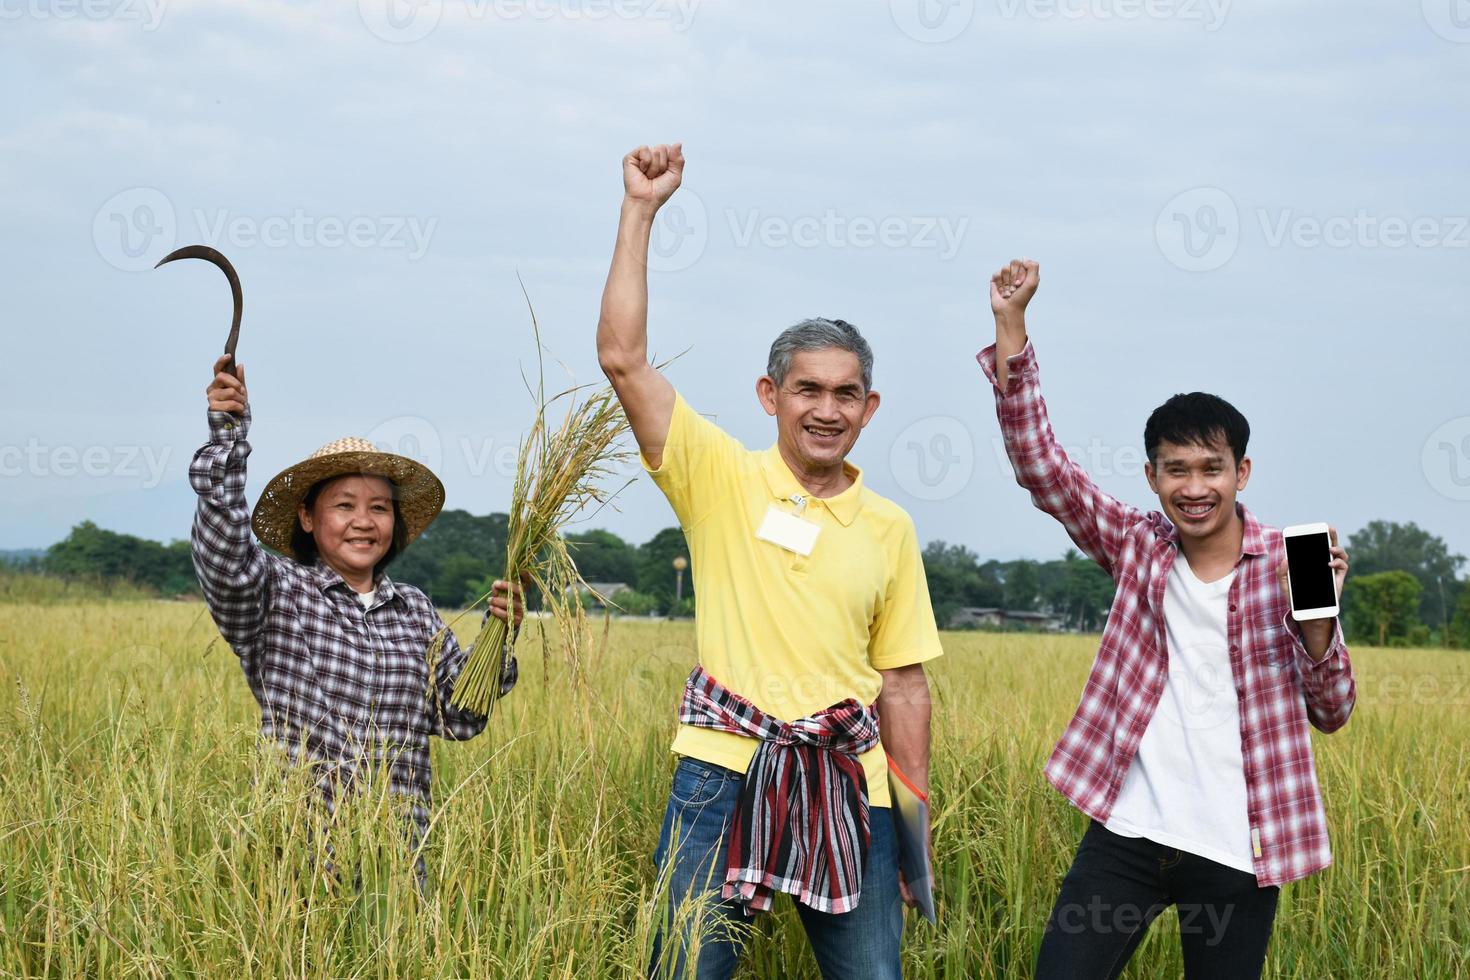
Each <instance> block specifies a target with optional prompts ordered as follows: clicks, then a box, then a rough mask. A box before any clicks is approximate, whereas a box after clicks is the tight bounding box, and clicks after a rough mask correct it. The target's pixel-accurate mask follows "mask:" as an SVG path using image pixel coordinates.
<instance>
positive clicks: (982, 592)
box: [923, 541, 1004, 629]
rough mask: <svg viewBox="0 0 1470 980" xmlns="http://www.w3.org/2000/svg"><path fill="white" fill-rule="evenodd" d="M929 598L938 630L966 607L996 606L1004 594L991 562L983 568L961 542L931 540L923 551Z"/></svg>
mask: <svg viewBox="0 0 1470 980" xmlns="http://www.w3.org/2000/svg"><path fill="white" fill-rule="evenodd" d="M923 561H924V576H925V578H927V579H928V581H929V601H930V604H931V605H932V606H933V607H934V618H935V621H937V622H938V623H939V626H940V628H941V629H943V628H944V627H945V626H947V625H948V624H949V621H950V620H951V619H952V618H953V617H954V614H955V612H956V611H957V610H959V609H961V608H963V607H965V606H999V605H1000V604H1001V602H1002V601H1003V598H1004V594H1003V590H1002V588H1001V584H1000V581H999V579H998V578H997V577H996V574H995V570H994V567H993V563H992V565H991V566H985V567H982V566H981V565H980V560H979V558H978V556H976V554H975V553H974V552H973V551H971V550H970V549H969V548H966V547H965V546H964V545H959V544H954V545H952V544H946V543H945V542H943V541H931V542H929V544H928V545H926V546H925V548H924V551H923Z"/></svg>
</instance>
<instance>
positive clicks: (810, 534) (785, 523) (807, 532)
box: [755, 504, 822, 557]
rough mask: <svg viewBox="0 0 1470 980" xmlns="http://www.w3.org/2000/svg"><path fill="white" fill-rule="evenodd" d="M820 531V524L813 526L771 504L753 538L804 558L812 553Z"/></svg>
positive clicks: (809, 522) (803, 519)
mask: <svg viewBox="0 0 1470 980" xmlns="http://www.w3.org/2000/svg"><path fill="white" fill-rule="evenodd" d="M821 530H822V526H821V525H820V524H814V523H812V522H811V521H809V520H806V519H805V518H802V517H797V516H796V515H795V514H791V513H788V512H787V511H784V510H782V509H781V508H779V507H777V506H776V505H775V504H771V505H770V506H769V507H767V508H766V519H765V520H763V521H761V526H760V527H759V528H757V529H756V532H755V536H756V537H757V538H760V539H761V540H762V541H769V542H771V544H774V545H778V546H779V547H782V548H785V549H786V550H787V551H791V552H794V553H796V554H798V555H801V556H803V557H805V556H808V555H810V554H811V553H812V548H813V547H815V546H816V543H817V534H818V533H819V532H820V531H821Z"/></svg>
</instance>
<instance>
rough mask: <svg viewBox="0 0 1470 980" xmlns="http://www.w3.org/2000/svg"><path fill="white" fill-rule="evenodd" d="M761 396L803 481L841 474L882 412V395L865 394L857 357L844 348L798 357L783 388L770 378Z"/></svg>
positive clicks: (783, 449)
mask: <svg viewBox="0 0 1470 980" xmlns="http://www.w3.org/2000/svg"><path fill="white" fill-rule="evenodd" d="M756 393H757V394H758V395H759V396H760V400H761V404H762V405H763V406H765V409H766V413H767V414H769V415H774V416H775V417H776V429H777V444H778V446H779V447H780V450H781V455H782V456H783V457H784V458H785V459H786V461H787V463H788V465H790V466H791V467H792V469H793V470H798V471H799V472H798V475H799V476H800V475H802V472H804V473H806V474H808V475H815V474H821V473H826V472H831V471H832V470H833V469H837V470H840V469H841V467H842V461H843V460H844V459H846V458H847V454H848V453H849V452H850V451H851V450H852V447H853V444H854V443H856V442H857V437H858V435H859V433H861V432H862V430H863V426H865V425H867V424H868V420H869V419H871V418H872V417H873V413H874V412H876V411H877V410H878V393H877V392H876V391H868V390H866V389H865V388H864V386H863V371H862V365H861V364H860V363H859V362H858V358H857V355H856V354H854V353H852V352H851V351H846V350H842V349H841V348H838V347H828V348H825V349H822V350H804V351H797V352H796V353H795V354H793V355H792V357H791V366H790V367H789V368H788V369H787V371H786V377H785V379H784V380H783V381H782V383H781V384H780V385H777V384H776V382H775V380H774V379H772V378H771V377H770V376H769V375H767V376H765V377H762V378H761V379H760V381H758V382H756Z"/></svg>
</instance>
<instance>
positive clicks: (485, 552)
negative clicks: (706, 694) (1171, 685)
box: [0, 510, 1470, 648]
mask: <svg viewBox="0 0 1470 980" xmlns="http://www.w3.org/2000/svg"><path fill="white" fill-rule="evenodd" d="M507 520H508V518H507V517H506V515H505V514H489V515H485V516H476V515H473V514H470V513H468V512H466V511H462V510H448V511H444V512H443V513H442V514H440V515H439V518H438V520H436V521H435V522H434V523H433V524H432V525H431V526H430V527H429V529H428V530H426V531H425V532H424V533H423V535H422V536H421V537H420V538H419V539H418V540H417V541H415V542H414V543H413V545H412V546H411V547H409V548H408V549H407V550H406V551H405V552H404V553H403V554H402V555H401V556H399V558H398V559H397V560H396V561H395V562H394V563H393V565H392V567H391V569H390V571H391V574H392V575H393V577H394V578H397V579H401V580H403V581H405V582H409V583H412V584H413V585H416V586H418V587H419V588H421V589H423V590H424V591H425V592H427V593H428V594H429V596H430V597H431V598H432V599H433V600H434V602H435V603H437V604H438V605H440V606H443V607H445V608H457V607H461V606H465V605H468V604H469V603H471V602H473V601H475V600H476V599H478V598H480V597H481V596H483V595H484V594H485V593H486V592H488V591H489V589H490V584H491V583H492V582H493V581H494V580H495V579H496V578H498V577H500V575H501V574H502V571H503V569H502V568H501V567H500V557H499V556H501V555H504V554H505V543H506V523H507ZM567 544H568V547H569V548H570V549H571V552H572V556H573V558H574V559H575V560H576V562H577V567H578V569H579V570H580V571H581V573H582V577H583V578H584V579H585V580H586V581H588V582H596V583H605V584H622V585H625V586H627V591H622V592H619V594H618V595H617V596H615V597H614V598H613V602H615V603H616V606H617V607H618V610H619V611H623V612H628V613H632V614H635V615H646V614H653V615H670V614H682V615H690V614H692V613H693V609H694V601H695V597H694V579H693V576H692V575H691V574H690V572H689V571H687V570H686V571H685V573H684V577H683V590H682V596H683V599H682V603H681V604H678V608H677V609H676V608H675V607H676V602H675V593H676V584H675V583H676V574H675V571H674V559H675V558H677V557H681V556H682V557H687V556H688V554H689V552H688V548H687V545H686V544H685V541H684V535H683V532H681V531H680V530H679V529H678V528H677V527H670V528H665V529H664V530H662V531H659V532H658V533H657V534H655V535H654V536H653V537H652V538H651V539H649V540H648V541H646V542H644V543H643V544H633V543H631V542H628V541H625V540H623V539H622V538H620V537H619V536H618V535H616V534H614V533H612V532H611V531H602V530H597V531H583V532H578V533H574V534H569V535H568V536H567ZM1346 545H1347V549H1348V552H1349V554H1350V556H1351V560H1352V573H1351V574H1350V575H1349V576H1348V584H1347V589H1346V590H1345V594H1344V595H1343V599H1342V606H1343V625H1344V629H1345V631H1346V632H1347V635H1348V637H1349V639H1350V640H1353V641H1358V642H1367V643H1372V644H1375V645H1379V646H1455V647H1462V648H1470V581H1467V580H1465V579H1462V578H1460V572H1461V569H1462V568H1463V566H1464V564H1465V558H1464V556H1463V555H1457V554H1452V553H1451V552H1450V550H1449V548H1448V546H1447V545H1446V544H1445V542H1444V541H1443V540H1442V539H1440V538H1439V537H1437V536H1435V535H1433V534H1430V533H1429V532H1428V531H1425V530H1423V529H1421V528H1420V527H1418V526H1417V525H1415V524H1413V523H1408V524H1399V523H1395V522H1392V521H1373V522H1371V523H1370V524H1368V525H1367V526H1366V527H1364V528H1363V529H1362V530H1360V531H1358V532H1356V533H1355V534H1351V535H1349V536H1348V538H1347V542H1346ZM923 560H924V570H925V573H926V574H927V576H928V580H929V595H930V598H931V600H932V602H933V604H934V613H935V617H936V618H937V619H938V621H939V623H940V626H941V627H944V626H947V625H948V624H949V623H950V622H951V620H952V619H953V617H954V615H955V613H957V612H958V611H959V610H961V609H963V608H966V607H984V608H996V609H1004V610H1011V611H1024V612H1045V613H1050V614H1052V615H1053V616H1056V617H1057V618H1058V619H1059V620H1060V621H1061V622H1062V624H1063V625H1064V626H1066V627H1067V628H1069V629H1076V630H1082V631H1087V632H1095V631H1097V630H1100V629H1102V626H1103V623H1104V622H1106V620H1107V615H1108V609H1109V608H1110V606H1111V605H1112V601H1113V583H1112V580H1111V579H1110V578H1109V577H1108V575H1107V574H1106V573H1105V572H1104V571H1103V570H1102V569H1101V568H1099V567H1098V566H1097V565H1096V564H1094V563H1093V562H1092V561H1090V560H1088V559H1087V558H1084V557H1083V556H1082V555H1080V554H1078V553H1077V551H1075V550H1072V549H1069V550H1068V551H1067V552H1066V553H1065V554H1064V555H1062V557H1060V558H1057V559H1054V560H1051V561H1032V560H1030V559H1018V560H1012V561H998V560H996V559H985V560H981V558H980V556H979V555H977V554H976V553H975V552H973V551H971V550H970V549H969V548H967V547H965V546H964V545H957V544H948V543H946V542H944V541H933V542H930V544H929V545H928V547H926V548H925V549H924V552H923ZM0 564H3V565H5V566H6V567H8V568H9V569H11V570H12V572H15V571H20V572H29V573H40V574H46V575H51V576H54V577H57V578H61V579H64V580H69V581H90V582H103V583H106V582H126V583H128V584H129V585H131V586H136V587H137V588H139V589H141V590H144V591H145V592H146V593H148V594H156V595H162V596H173V595H185V594H197V592H198V585H197V583H196V582H195V579H194V568H193V565H192V563H191V561H190V558H189V543H188V542H187V541H183V540H180V541H174V542H172V543H170V544H166V545H165V544H160V543H158V542H156V541H150V540H147V539H145V538H139V537H135V536H133V535H131V534H120V533H118V532H116V531H108V530H105V529H103V528H99V527H98V526H97V525H96V524H93V523H92V522H91V521H84V522H82V523H81V524H78V525H77V526H75V527H74V528H72V530H71V533H70V534H68V535H67V537H66V538H65V539H64V540H62V541H59V542H57V543H56V544H54V545H52V546H51V547H50V548H49V549H47V550H46V552H45V553H44V554H43V555H41V556H39V557H35V556H32V557H28V558H25V559H19V560H16V559H4V558H0ZM536 598H537V597H534V596H533V597H532V600H533V605H535V604H536Z"/></svg>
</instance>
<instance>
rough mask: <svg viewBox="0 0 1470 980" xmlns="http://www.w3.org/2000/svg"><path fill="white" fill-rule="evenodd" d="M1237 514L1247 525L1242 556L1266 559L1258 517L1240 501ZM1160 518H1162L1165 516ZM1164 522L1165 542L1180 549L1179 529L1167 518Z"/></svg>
mask: <svg viewBox="0 0 1470 980" xmlns="http://www.w3.org/2000/svg"><path fill="white" fill-rule="evenodd" d="M1235 512H1236V513H1237V514H1239V515H1240V522H1241V523H1242V524H1243V525H1245V529H1244V531H1243V532H1242V533H1241V536H1240V553H1241V555H1242V556H1244V555H1250V556H1251V557H1253V558H1261V557H1264V556H1265V555H1266V553H1267V550H1266V531H1265V528H1264V527H1262V526H1261V522H1260V521H1258V520H1256V515H1254V514H1252V513H1251V512H1250V511H1249V510H1248V509H1246V506H1245V504H1243V503H1241V502H1240V501H1238V500H1237V501H1236V502H1235ZM1160 516H1161V517H1162V516H1163V515H1160ZM1163 521H1164V526H1165V532H1164V537H1165V540H1167V541H1169V542H1170V543H1172V544H1173V545H1175V546H1176V547H1178V545H1179V529H1178V528H1177V527H1175V526H1174V523H1173V522H1172V521H1170V520H1169V519H1168V518H1167V517H1164V518H1163Z"/></svg>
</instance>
